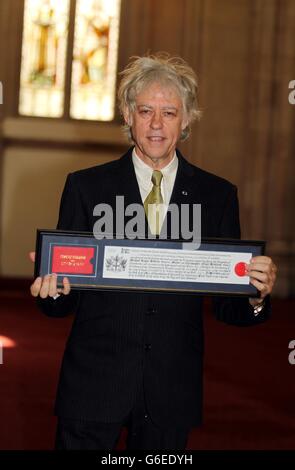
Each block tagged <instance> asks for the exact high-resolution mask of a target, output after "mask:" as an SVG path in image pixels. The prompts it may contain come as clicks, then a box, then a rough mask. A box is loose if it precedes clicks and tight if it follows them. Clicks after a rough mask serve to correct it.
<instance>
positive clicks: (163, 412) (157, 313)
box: [31, 55, 276, 449]
mask: <svg viewBox="0 0 295 470" xmlns="http://www.w3.org/2000/svg"><path fill="white" fill-rule="evenodd" d="M122 75H123V78H122V81H121V84H120V87H119V104H120V109H121V112H122V115H123V116H124V120H125V125H126V129H127V131H128V133H129V136H130V137H131V139H132V141H133V143H134V146H133V147H132V148H130V150H129V151H128V152H127V153H126V154H125V155H124V156H123V157H122V158H121V159H119V160H117V161H113V162H111V163H107V164H105V165H100V166H96V167H93V168H89V169H86V170H82V171H78V172H75V173H72V174H70V175H69V176H68V178H67V181H66V185H65V188H64V192H63V195H62V200H61V206H60V214H59V221H58V225H57V227H58V228H59V229H63V230H78V231H92V230H93V226H94V224H95V221H96V217H94V216H93V208H94V207H95V206H96V205H97V204H98V203H102V202H103V203H106V204H109V205H110V206H111V207H113V208H114V209H115V200H116V196H118V195H120V196H124V201H125V205H126V206H127V205H128V204H130V203H139V204H143V205H144V206H145V207H146V206H147V205H148V204H147V203H149V204H151V205H152V204H164V207H167V205H168V204H169V203H170V204H172V203H173V204H177V205H180V204H184V203H185V204H190V205H192V204H196V203H198V204H201V207H202V236H203V237H230V238H239V237H240V226H239V214H238V200H237V190H236V187H235V186H234V185H232V184H231V183H229V182H228V181H226V180H224V179H222V178H220V177H218V176H215V175H213V174H210V173H207V172H205V171H203V170H201V169H199V168H197V167H195V166H193V165H191V164H189V163H188V162H187V161H186V160H185V159H184V158H183V156H182V155H181V153H180V152H179V151H178V150H177V148H176V146H177V143H178V141H179V140H181V139H184V138H185V137H187V135H188V133H189V130H190V125H191V123H192V121H193V120H194V119H195V118H196V117H198V115H199V114H200V112H199V110H198V108H197V100H196V91H197V82H196V77H195V74H194V72H193V70H192V69H191V68H190V67H189V66H188V65H187V64H186V63H185V62H184V61H182V60H181V59H177V58H171V57H169V56H165V55H157V56H150V57H137V58H134V59H133V61H132V62H131V63H130V64H129V66H128V67H127V68H126V69H125V70H124V72H123V74H122ZM148 215H149V214H148ZM164 217H165V212H164V214H163V213H162V214H161V213H159V214H158V216H157V217H156V220H155V219H154V220H152V219H148V220H147V221H146V223H149V226H150V229H151V231H152V232H153V233H155V234H158V233H159V232H160V230H161V225H162V223H163V218H164ZM170 229H171V227H170ZM168 236H169V227H168ZM275 271H276V267H275V265H274V264H273V262H272V260H271V259H270V258H268V257H266V256H258V257H255V258H253V259H252V260H251V262H250V264H249V265H248V266H247V272H248V275H249V276H250V280H251V283H252V284H253V285H254V286H256V287H257V289H258V290H259V291H260V293H261V297H260V298H259V299H254V298H251V299H245V298H230V297H228V298H215V300H214V310H215V313H216V317H217V318H218V319H220V320H222V321H224V322H227V323H231V324H236V325H239V326H243V325H255V324H258V323H261V322H263V321H264V320H265V319H267V318H268V316H269V313H270V302H269V294H270V292H271V290H272V288H273V284H274V280H275ZM31 293H32V295H33V296H36V297H38V302H39V304H40V307H41V308H42V310H43V311H44V312H45V314H47V315H49V316H53V317H61V316H64V315H67V314H69V313H70V312H74V311H75V313H76V315H75V320H74V323H73V326H72V330H71V333H70V337H69V339H68V342H67V345H66V350H65V354H64V358H63V363H62V368H61V375H60V381H59V386H58V393H57V400H56V406H55V411H56V414H57V415H58V418H59V419H58V428H57V437H56V448H57V449H113V448H114V447H115V446H116V443H117V440H118V437H119V435H120V431H121V428H122V426H127V428H128V438H127V448H128V449H184V448H185V447H186V443H187V437H188V433H189V431H190V429H191V428H192V427H193V426H199V425H200V423H201V421H202V365H203V326H202V297H201V296H193V295H183V294H182V295H181V294H173V295H169V294H163V293H161V294H158V293H144V294H143V293H137V292H102V291H95V292H94V291H92V292H89V291H88V292H85V291H84V292H78V291H73V290H72V291H71V289H70V283H69V280H68V279H66V278H65V279H64V280H63V288H62V289H58V288H57V283H56V276H55V275H54V274H52V275H51V276H46V277H45V278H44V279H42V278H37V279H36V280H35V281H34V283H33V284H32V286H31Z"/></svg>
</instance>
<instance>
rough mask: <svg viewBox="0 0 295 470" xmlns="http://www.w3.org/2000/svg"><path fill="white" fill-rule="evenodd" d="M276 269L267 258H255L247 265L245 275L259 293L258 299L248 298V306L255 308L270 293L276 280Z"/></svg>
mask: <svg viewBox="0 0 295 470" xmlns="http://www.w3.org/2000/svg"><path fill="white" fill-rule="evenodd" d="M276 272H277V267H276V265H275V264H274V263H273V261H272V259H271V258H269V257H268V256H255V257H254V258H252V259H251V261H250V264H248V265H247V275H248V276H249V277H250V282H251V284H253V286H255V287H256V288H257V289H258V290H259V291H260V298H259V299H256V298H250V299H249V301H250V304H251V305H252V306H253V307H255V306H256V305H258V304H260V303H261V302H262V301H263V299H264V298H265V297H266V296H267V295H268V294H270V293H271V291H272V289H273V286H274V283H275V280H276Z"/></svg>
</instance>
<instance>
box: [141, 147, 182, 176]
mask: <svg viewBox="0 0 295 470" xmlns="http://www.w3.org/2000/svg"><path fill="white" fill-rule="evenodd" d="M132 161H133V165H134V169H135V173H136V175H140V177H141V179H142V180H144V181H146V182H147V183H148V184H150V181H151V178H152V173H153V171H154V170H153V169H152V168H151V167H150V166H149V165H147V164H146V163H145V162H144V161H142V160H141V158H139V156H138V155H137V154H136V151H135V148H134V149H133V151H132ZM177 167H178V158H177V155H176V152H174V155H173V158H172V160H171V161H170V162H169V163H168V165H166V166H165V167H164V168H161V172H162V175H163V178H169V177H170V176H175V174H176V171H177Z"/></svg>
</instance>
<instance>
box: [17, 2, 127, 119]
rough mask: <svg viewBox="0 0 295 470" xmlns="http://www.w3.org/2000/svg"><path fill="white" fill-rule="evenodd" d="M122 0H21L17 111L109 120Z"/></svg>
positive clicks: (114, 82)
mask: <svg viewBox="0 0 295 470" xmlns="http://www.w3.org/2000/svg"><path fill="white" fill-rule="evenodd" d="M120 6H121V0H25V9H24V22H23V39H22V59H21V75H20V94H19V106H18V110H19V114H20V115H23V116H38V117H51V118H62V117H70V118H72V119H85V120H98V121H111V120H112V119H113V118H114V113H115V110H114V107H115V85H116V71H117V57H118V41H119V17H120Z"/></svg>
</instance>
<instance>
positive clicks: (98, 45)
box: [70, 0, 120, 121]
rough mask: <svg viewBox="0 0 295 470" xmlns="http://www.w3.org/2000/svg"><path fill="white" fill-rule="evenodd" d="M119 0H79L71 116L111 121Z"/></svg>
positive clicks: (112, 114) (112, 115)
mask: <svg viewBox="0 0 295 470" xmlns="http://www.w3.org/2000/svg"><path fill="white" fill-rule="evenodd" d="M119 9H120V1H119V0H77V7H76V21H75V39H74V60H73V68H72V93H71V109H70V115H71V117H73V118H78V119H95V120H101V121H109V120H111V119H113V117H114V99H115V83H116V66H117V48H118V35H119Z"/></svg>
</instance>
